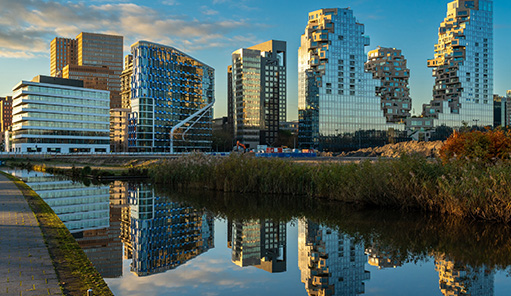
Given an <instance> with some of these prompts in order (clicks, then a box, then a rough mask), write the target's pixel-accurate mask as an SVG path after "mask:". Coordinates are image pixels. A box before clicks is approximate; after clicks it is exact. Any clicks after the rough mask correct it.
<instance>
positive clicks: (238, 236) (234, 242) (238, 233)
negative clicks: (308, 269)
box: [227, 219, 286, 273]
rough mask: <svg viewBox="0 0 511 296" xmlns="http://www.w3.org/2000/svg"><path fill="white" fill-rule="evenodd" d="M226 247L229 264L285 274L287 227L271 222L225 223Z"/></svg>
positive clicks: (263, 220) (284, 224) (282, 223)
mask: <svg viewBox="0 0 511 296" xmlns="http://www.w3.org/2000/svg"><path fill="white" fill-rule="evenodd" d="M227 247H228V248H230V249H232V262H233V263H234V264H236V265H238V266H240V267H245V266H255V267H257V268H259V269H262V270H265V271H267V272H271V273H276V272H284V271H286V223H285V222H278V221H274V220H271V219H258V220H248V221H244V222H238V221H234V222H233V221H229V222H228V223H227Z"/></svg>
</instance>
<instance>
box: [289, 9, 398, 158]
mask: <svg viewBox="0 0 511 296" xmlns="http://www.w3.org/2000/svg"><path fill="white" fill-rule="evenodd" d="M368 45H369V37H368V36H365V35H364V25H363V24H361V23H359V22H358V21H357V20H356V19H355V17H354V16H353V11H352V10H350V9H349V8H344V9H341V8H330V9H320V10H317V11H313V12H310V13H309V18H308V24H307V27H306V28H305V34H303V35H302V37H301V46H300V48H299V50H298V111H299V137H298V142H299V147H301V148H314V149H319V150H329V151H339V150H352V149H357V148H361V147H367V146H374V145H383V144H385V143H388V142H389V140H391V141H392V139H389V138H394V135H395V134H394V132H393V131H395V130H404V127H403V126H402V125H396V124H387V120H386V118H385V115H384V113H383V110H382V108H381V98H380V97H379V96H377V95H376V93H375V91H376V89H377V88H379V87H380V86H381V84H380V81H379V80H376V79H373V77H372V76H373V75H372V74H371V73H367V72H366V71H365V69H364V64H365V62H366V60H367V58H366V55H365V53H364V47H365V46H368ZM389 130H390V131H391V133H387V132H388V131H389Z"/></svg>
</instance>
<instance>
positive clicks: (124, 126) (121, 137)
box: [110, 54, 133, 152]
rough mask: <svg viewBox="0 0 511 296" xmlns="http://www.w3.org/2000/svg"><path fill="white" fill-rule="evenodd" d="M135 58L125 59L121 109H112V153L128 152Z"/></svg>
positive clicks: (122, 76)
mask: <svg viewBox="0 0 511 296" xmlns="http://www.w3.org/2000/svg"><path fill="white" fill-rule="evenodd" d="M132 74H133V56H132V55H131V54H129V55H126V56H125V57H124V70H123V71H122V74H121V92H120V96H121V107H120V108H114V109H110V141H111V148H110V149H111V151H112V152H125V151H128V125H129V121H128V117H129V114H130V113H131V76H132Z"/></svg>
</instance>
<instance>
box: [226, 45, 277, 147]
mask: <svg viewBox="0 0 511 296" xmlns="http://www.w3.org/2000/svg"><path fill="white" fill-rule="evenodd" d="M229 69H230V70H231V74H230V76H229V74H228V77H230V79H231V80H230V81H229V82H228V85H230V89H228V99H229V107H230V108H231V110H229V112H228V115H229V116H231V119H230V121H232V122H233V126H234V131H233V132H234V138H235V140H237V141H240V143H243V144H244V145H245V146H247V147H250V148H256V147H257V145H269V146H273V145H274V144H275V143H276V142H277V140H278V133H279V127H280V123H284V122H285V121H286V42H285V41H279V40H270V41H266V42H264V43H261V44H257V45H254V46H252V47H249V48H240V49H238V50H236V51H235V52H233V53H232V67H231V68H229ZM229 69H228V71H229ZM228 73H229V72H228Z"/></svg>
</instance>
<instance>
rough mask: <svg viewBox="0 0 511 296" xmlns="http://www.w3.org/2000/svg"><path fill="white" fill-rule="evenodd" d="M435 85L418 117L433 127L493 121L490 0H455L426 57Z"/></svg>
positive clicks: (491, 2) (485, 123) (491, 9)
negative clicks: (429, 56) (432, 54)
mask: <svg viewBox="0 0 511 296" xmlns="http://www.w3.org/2000/svg"><path fill="white" fill-rule="evenodd" d="M428 67H430V68H432V69H433V76H434V77H435V85H434V87H433V100H432V101H431V102H430V104H428V105H424V106H423V109H424V110H423V115H424V116H428V117H434V118H435V124H434V125H435V126H438V125H447V126H450V127H461V126H463V125H469V126H472V125H480V126H491V125H493V104H492V97H493V1H492V0H471V1H468V0H455V1H452V2H450V3H449V4H448V7H447V16H446V17H445V19H444V21H443V22H442V23H441V24H440V28H439V30H438V43H437V45H436V46H435V57H434V58H433V59H431V60H428Z"/></svg>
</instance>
